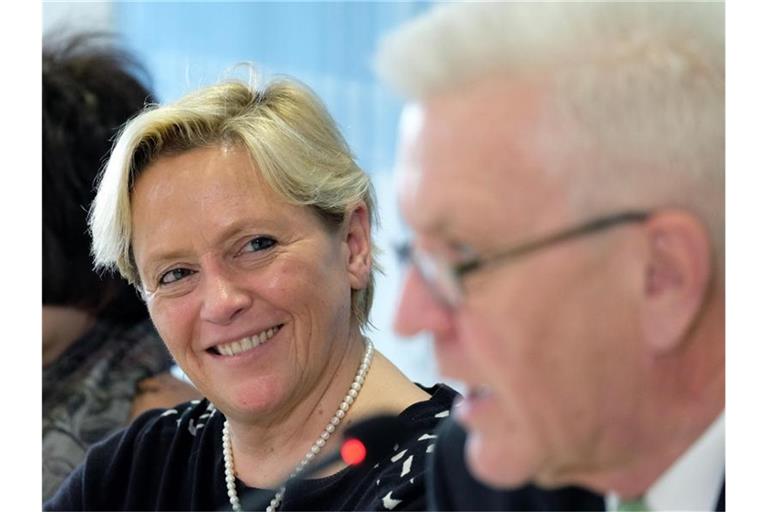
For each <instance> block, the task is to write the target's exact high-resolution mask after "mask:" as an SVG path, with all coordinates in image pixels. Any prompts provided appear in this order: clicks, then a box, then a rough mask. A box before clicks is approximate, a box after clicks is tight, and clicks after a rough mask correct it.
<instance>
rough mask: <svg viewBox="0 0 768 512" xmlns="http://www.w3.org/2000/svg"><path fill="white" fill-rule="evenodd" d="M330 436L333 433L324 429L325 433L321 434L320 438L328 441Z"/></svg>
mask: <svg viewBox="0 0 768 512" xmlns="http://www.w3.org/2000/svg"><path fill="white" fill-rule="evenodd" d="M330 437H331V434H330V433H329V432H328V431H327V430H325V431H323V433H322V434H320V439H323V440H325V441H327V440H328V439H329V438H330Z"/></svg>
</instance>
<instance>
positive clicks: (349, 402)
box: [344, 395, 355, 405]
mask: <svg viewBox="0 0 768 512" xmlns="http://www.w3.org/2000/svg"><path fill="white" fill-rule="evenodd" d="M354 401H355V398H354V397H352V396H349V395H347V397H346V398H345V399H344V403H345V404H347V405H352V402H354Z"/></svg>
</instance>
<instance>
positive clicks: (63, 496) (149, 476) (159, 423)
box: [46, 400, 223, 510]
mask: <svg viewBox="0 0 768 512" xmlns="http://www.w3.org/2000/svg"><path fill="white" fill-rule="evenodd" d="M217 418H218V419H217ZM222 422H223V420H222V419H221V413H219V412H218V411H216V409H215V408H214V407H213V406H212V405H211V404H210V402H208V401H207V400H193V401H191V402H185V403H182V404H179V405H177V406H176V407H173V408H170V409H152V410H149V411H147V412H145V413H143V414H141V415H140V416H138V417H137V418H136V419H135V420H134V421H133V422H131V424H130V425H129V426H128V427H126V428H124V429H123V430H121V431H118V432H116V433H115V434H113V435H111V436H110V437H108V438H107V439H105V440H104V441H101V442H99V443H97V444H95V445H94V446H93V447H92V448H91V449H90V450H89V452H88V454H87V456H86V458H85V462H84V463H83V464H82V465H81V466H80V467H78V468H77V469H76V470H75V472H74V473H72V474H71V475H70V477H69V478H68V479H67V480H66V481H65V482H64V483H63V484H62V486H61V488H60V489H59V491H58V492H57V493H56V495H55V496H54V497H53V498H52V499H51V501H50V502H48V503H47V504H46V509H47V510H48V509H50V510H60V509H70V510H71V509H84V508H95V509H103V510H107V509H109V510H117V509H125V508H144V507H146V506H150V507H151V506H152V505H151V504H149V503H148V502H147V503H145V502H144V500H152V499H157V497H159V496H161V495H162V494H163V493H164V492H166V491H167V489H166V490H163V489H161V488H160V487H161V486H163V485H165V486H167V485H168V482H169V481H172V482H175V484H174V485H178V486H183V485H184V481H185V479H184V478H183V477H182V475H184V474H186V473H187V472H188V470H190V468H192V466H193V464H191V460H190V458H191V457H193V458H196V457H197V456H198V455H199V454H200V452H201V451H204V450H203V448H205V447H213V446H214V445H216V443H215V442H210V441H211V439H208V438H211V437H213V436H215V435H216V433H217V432H220V425H221V423H222ZM206 439H208V441H206ZM171 475H173V477H174V478H173V479H170V478H166V477H170V476H171ZM163 482H165V483H163Z"/></svg>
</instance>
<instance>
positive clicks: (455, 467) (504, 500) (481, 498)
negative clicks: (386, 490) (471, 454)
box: [427, 420, 605, 511]
mask: <svg viewBox="0 0 768 512" xmlns="http://www.w3.org/2000/svg"><path fill="white" fill-rule="evenodd" d="M439 436H440V437H439V441H438V442H437V444H436V448H435V456H434V458H433V460H432V461H431V462H430V471H429V472H428V480H429V481H428V483H427V489H428V501H429V503H428V505H429V510H531V511H534V510H552V511H555V510H570V511H581V510H605V500H604V498H603V496H601V495H599V494H595V493H592V492H590V491H587V490H585V489H581V488H578V487H563V488H560V489H553V490H544V489H541V488H538V487H536V486H534V485H526V486H524V487H520V488H517V489H511V490H498V489H493V488H491V487H488V486H486V485H483V484H482V483H480V482H478V481H477V480H475V478H474V477H473V476H472V475H471V474H470V473H469V472H468V471H467V466H466V462H465V460H464V443H465V441H466V438H467V435H466V432H464V430H463V429H462V428H461V427H460V426H459V425H458V424H456V423H455V422H453V421H451V420H448V421H446V422H445V423H444V424H443V426H442V427H441V428H440V432H439Z"/></svg>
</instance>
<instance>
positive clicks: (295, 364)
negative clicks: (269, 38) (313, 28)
mask: <svg viewBox="0 0 768 512" xmlns="http://www.w3.org/2000/svg"><path fill="white" fill-rule="evenodd" d="M375 218H376V215H375V205H374V200H373V191H372V189H371V185H370V182H369V180H368V177H367V176H366V174H365V173H364V172H363V171H362V170H361V169H360V168H359V167H358V166H357V165H356V164H355V162H354V160H353V158H352V156H351V155H350V151H349V148H348V147H347V145H346V143H345V142H344V140H343V138H342V137H341V135H340V134H339V132H338V130H337V128H336V127H335V124H334V122H333V120H332V119H331V118H330V116H329V115H328V113H327V112H326V110H325V108H324V107H323V106H322V104H321V103H320V101H319V100H318V99H317V98H316V97H315V96H314V95H313V94H312V93H311V92H310V91H309V90H308V89H306V88H305V87H304V86H302V85H300V84H298V83H296V82H293V81H290V80H287V79H286V80H279V81H275V82H272V83H270V84H268V85H266V86H265V87H263V88H259V89H256V88H252V87H250V86H249V85H246V84H244V83H240V82H227V83H222V84H220V85H215V86H212V87H209V88H206V89H203V90H200V91H198V92H195V93H193V94H191V95H189V96H187V97H185V98H183V99H181V100H180V101H179V102H177V103H174V104H170V105H166V106H162V107H159V108H154V109H150V110H148V111H146V112H144V113H143V114H141V115H140V116H138V117H137V118H135V119H134V120H133V121H131V122H130V123H129V124H128V125H126V127H125V128H124V130H123V132H122V133H121V135H120V137H119V139H118V140H117V142H116V144H115V147H114V150H113V153H112V155H111V158H110V160H109V163H108V165H107V167H106V169H105V172H104V175H103V177H102V179H101V182H100V185H99V190H98V194H97V196H96V200H95V201H94V204H93V207H92V211H91V217H90V225H91V230H92V235H93V252H94V255H95V259H96V262H97V265H98V266H100V267H103V268H113V267H114V268H117V269H118V270H119V271H120V273H121V274H122V275H123V276H124V277H125V278H126V279H128V280H129V281H130V282H131V283H133V284H134V285H135V286H136V287H137V288H138V289H139V290H140V291H141V293H142V295H143V297H144V298H145V300H146V303H147V307H148V309H149V313H150V316H151V318H152V320H153V322H154V324H155V326H156V328H157V330H158V332H159V333H160V335H161V337H162V338H163V340H164V342H165V344H166V345H167V347H168V349H169V351H170V352H171V354H172V355H173V357H174V359H175V360H176V361H177V363H178V364H179V365H180V366H181V368H182V369H183V370H184V371H185V372H186V374H187V375H188V376H189V377H190V379H191V380H192V382H193V383H194V384H195V386H196V387H197V388H198V389H199V390H200V391H201V392H202V394H203V395H204V396H205V397H206V398H205V399H204V400H202V401H200V402H197V403H195V402H192V403H187V404H183V405H181V406H179V407H177V408H175V409H170V410H166V411H163V410H156V411H152V412H149V413H146V414H145V415H143V416H141V417H140V418H139V419H138V420H137V421H136V422H134V424H133V425H132V426H131V427H129V428H128V429H127V430H126V431H124V432H122V433H120V434H118V435H116V436H114V437H112V438H110V439H109V440H107V441H106V442H105V443H103V444H101V445H99V446H98V447H97V448H95V449H94V450H92V451H91V452H90V454H89V456H88V457H87V459H86V462H85V464H84V465H83V466H81V467H80V468H79V469H78V470H77V471H76V472H75V474H74V475H73V477H72V478H71V479H70V480H69V481H68V482H67V484H66V485H65V486H64V487H63V489H62V490H61V491H60V492H59V493H58V494H57V495H56V496H55V497H54V498H53V499H52V500H51V501H50V502H48V503H47V504H46V508H47V509H51V510H59V509H68V510H72V509H101V510H105V509H112V510H114V509H133V510H148V509H154V510H170V509H186V510H213V509H224V508H229V507H231V508H232V509H233V510H239V509H240V508H241V504H240V500H241V498H242V497H243V495H244V494H246V493H248V494H253V493H256V494H257V495H259V496H260V500H259V502H263V503H264V507H265V508H266V509H267V510H277V509H282V510H293V509H303V510H349V509H366V510H367V509H381V510H391V509H406V508H411V509H413V508H416V509H419V508H424V507H425V499H424V484H423V472H424V465H425V458H426V454H427V453H428V452H430V451H431V443H432V440H431V439H432V437H433V431H434V429H435V427H436V425H437V423H438V421H439V418H441V417H443V416H445V415H446V414H447V410H448V409H449V408H450V405H451V402H452V400H453V398H454V396H455V392H453V391H452V390H450V388H447V387H445V386H443V385H437V386H434V387H432V388H430V389H426V388H423V387H420V386H417V385H415V384H413V383H412V382H410V381H409V380H408V379H407V378H406V377H405V376H404V375H403V374H402V373H401V372H400V371H399V370H398V369H397V368H396V367H395V366H394V365H392V364H391V363H390V362H389V361H388V360H387V359H386V358H384V357H383V356H382V355H381V354H379V353H377V352H376V351H375V349H374V348H373V345H372V343H371V341H370V340H368V339H367V338H366V337H365V336H364V334H363V329H364V327H365V325H366V323H367V320H368V313H369V311H370V307H371V301H372V298H373V270H374V268H375V262H374V252H375V251H374V245H373V243H372V240H371V225H372V222H373V221H374V219H375ZM375 413H393V414H397V415H399V417H400V419H401V420H402V423H403V424H404V425H405V426H406V428H407V430H408V436H407V439H405V440H404V441H402V442H400V443H399V446H396V447H395V446H393V447H392V451H391V454H389V455H387V456H386V457H384V458H382V459H381V460H380V461H379V463H378V464H377V465H376V466H375V467H374V468H373V469H370V470H367V471H355V470H353V469H351V468H345V467H344V465H343V464H339V465H336V466H333V467H330V468H329V469H327V470H326V471H325V472H322V473H320V474H319V475H314V476H313V477H312V479H306V480H302V481H300V482H298V483H297V484H296V485H295V486H291V487H290V488H289V489H288V490H287V491H286V490H285V489H284V488H283V487H282V486H281V482H282V481H283V480H284V479H285V478H286V477H287V476H288V475H289V474H291V473H292V472H293V471H294V470H295V469H296V468H297V467H301V466H302V465H305V464H307V461H310V462H311V461H312V460H314V459H315V458H316V457H319V456H321V455H323V454H324V453H327V452H328V451H330V449H331V448H332V447H333V446H335V445H337V444H338V440H339V437H340V436H339V435H338V433H337V432H338V431H339V430H341V429H343V428H344V427H345V426H346V425H347V424H349V423H351V422H354V421H356V420H358V419H361V418H365V417H366V416H369V415H371V414H375Z"/></svg>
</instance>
